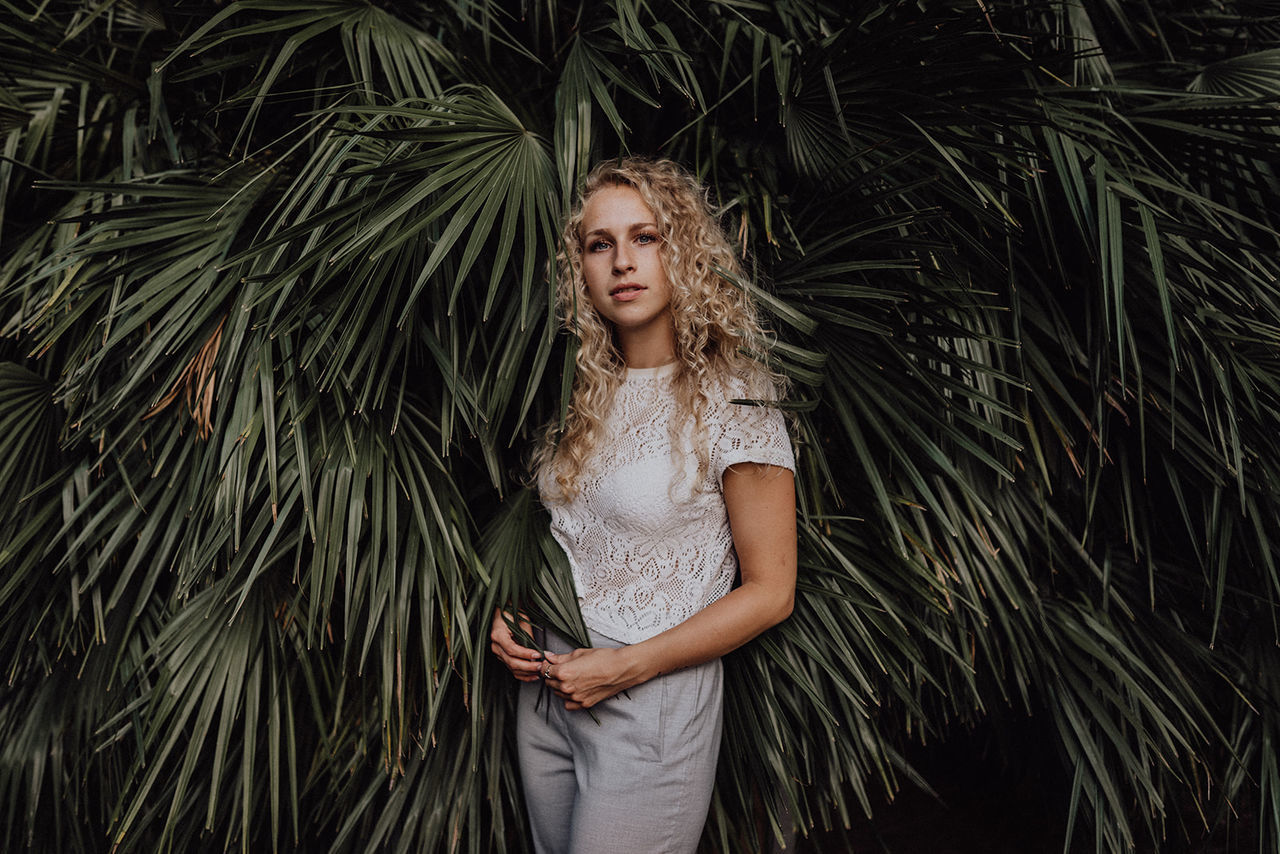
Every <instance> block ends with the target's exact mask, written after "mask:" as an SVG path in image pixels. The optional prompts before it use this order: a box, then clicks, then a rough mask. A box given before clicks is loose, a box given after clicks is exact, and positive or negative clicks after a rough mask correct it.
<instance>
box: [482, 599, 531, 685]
mask: <svg viewBox="0 0 1280 854" xmlns="http://www.w3.org/2000/svg"><path fill="white" fill-rule="evenodd" d="M511 619H512V617H511V615H510V614H508V613H507V612H506V611H503V610H502V609H501V608H498V609H497V610H495V611H494V612H493V627H492V629H491V630H490V631H489V641H490V643H489V649H491V650H493V654H494V655H496V656H498V658H499V659H500V660H501V661H502V663H503V664H505V665H506V666H507V669H508V670H510V671H511V675H512V676H514V677H516V678H517V679H519V680H520V681H521V682H536V681H538V676H539V670H540V669H541V668H542V666H543V661H542V653H541V652H540V651H538V650H536V649H529V648H528V647H524V646H521V645H520V644H519V643H517V642H516V639H515V635H513V634H512V633H511V627H510V626H508V625H507V621H508V620H511ZM519 626H520V630H521V631H522V632H524V634H525V636H526V637H528V636H530V635H532V634H533V629H532V627H531V626H530V625H529V621H528V620H526V619H524V617H523V616H522V617H521V618H520V622H519Z"/></svg>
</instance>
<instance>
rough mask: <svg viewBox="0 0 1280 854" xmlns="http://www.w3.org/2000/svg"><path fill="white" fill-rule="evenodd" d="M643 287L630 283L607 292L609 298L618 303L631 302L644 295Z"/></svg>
mask: <svg viewBox="0 0 1280 854" xmlns="http://www.w3.org/2000/svg"><path fill="white" fill-rule="evenodd" d="M644 291H645V287H644V285H637V284H634V283H632V282H624V283H622V284H621V285H618V286H617V287H616V288H614V289H613V290H611V291H609V296H611V297H613V298H614V299H615V300H617V301H618V302H631V301H632V300H633V299H635V298H637V297H638V296H640V294H642V293H644Z"/></svg>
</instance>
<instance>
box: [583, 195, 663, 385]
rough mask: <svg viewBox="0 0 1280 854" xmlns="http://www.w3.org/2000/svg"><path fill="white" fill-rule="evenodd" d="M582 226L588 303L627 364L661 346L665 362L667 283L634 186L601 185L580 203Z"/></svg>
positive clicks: (651, 223) (649, 219) (648, 214)
mask: <svg viewBox="0 0 1280 854" xmlns="http://www.w3.org/2000/svg"><path fill="white" fill-rule="evenodd" d="M581 228H582V275H583V278H584V279H585V280H586V284H587V292H588V294H589V295H590V297H591V304H592V305H594V306H595V309H596V311H598V312H599V313H600V316H601V317H603V318H605V319H606V320H608V321H609V322H610V323H612V324H613V326H614V328H615V329H616V330H617V332H618V339H619V342H618V343H619V344H620V345H621V347H622V351H623V355H624V356H626V358H627V362H628V364H632V365H633V366H635V362H634V360H633V358H632V356H633V355H640V354H641V353H642V352H643V353H644V354H646V355H647V356H652V355H653V354H655V353H658V351H660V350H661V349H662V348H663V347H664V346H665V347H666V348H667V357H668V359H669V357H670V355H671V354H672V353H674V350H673V349H671V347H672V341H673V339H674V331H673V327H672V322H671V284H670V283H669V282H668V281H667V274H666V272H665V271H664V270H663V269H662V261H661V259H660V258H659V255H658V251H659V250H658V247H659V246H660V245H661V243H662V238H661V236H660V235H659V233H658V224H657V221H656V218H655V217H654V215H653V211H651V210H650V209H649V206H648V205H646V204H645V203H644V199H643V198H642V197H641V196H640V193H639V192H637V191H636V190H635V189H634V188H633V187H627V186H608V187H603V188H601V189H599V190H596V191H595V192H594V193H592V194H591V196H590V197H589V198H588V199H587V201H586V204H584V205H583V208H582V226H581ZM659 355H661V354H660V353H659ZM642 358H643V357H642ZM646 361H651V359H646Z"/></svg>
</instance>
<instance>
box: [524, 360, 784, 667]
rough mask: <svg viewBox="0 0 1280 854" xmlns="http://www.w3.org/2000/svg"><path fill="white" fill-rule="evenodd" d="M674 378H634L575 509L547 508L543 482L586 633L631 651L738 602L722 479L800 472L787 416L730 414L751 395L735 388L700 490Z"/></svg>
mask: <svg viewBox="0 0 1280 854" xmlns="http://www.w3.org/2000/svg"><path fill="white" fill-rule="evenodd" d="M674 369H675V365H674V364H672V365H664V366H663V367H659V368H644V369H631V370H628V371H627V373H626V377H625V379H624V380H623V382H622V386H621V387H620V388H619V389H618V392H617V396H616V397H615V399H614V404H613V408H612V410H611V411H610V412H609V415H608V416H607V417H606V419H605V424H604V428H605V432H604V434H603V436H602V438H601V440H600V442H599V443H598V445H597V447H596V449H595V451H594V453H593V454H592V456H591V458H590V459H589V460H588V463H587V465H586V466H585V467H584V471H583V473H582V475H581V476H580V477H579V480H578V494H577V495H576V496H575V497H574V499H573V501H571V502H567V503H565V502H562V501H557V500H554V499H551V498H548V485H549V479H544V481H543V483H542V494H543V503H544V504H545V505H546V506H547V509H548V511H549V512H550V514H551V532H552V534H553V536H554V537H555V538H556V540H557V541H558V542H559V543H560V545H561V546H562V547H563V548H564V550H565V553H566V554H567V555H568V557H569V565H570V566H571V567H572V569H573V578H574V582H575V584H576V586H577V592H578V600H579V603H580V605H581V606H582V616H583V618H584V620H585V622H586V624H587V626H588V627H589V628H591V629H592V630H594V631H596V632H599V633H600V634H602V635H604V636H605V637H609V638H613V639H614V640H617V641H621V642H623V643H637V642H639V641H642V640H645V639H646V638H649V637H652V636H653V635H656V634H658V633H659V632H662V631H664V630H666V629H669V628H671V627H672V626H675V625H678V624H679V623H682V622H684V621H685V620H687V619H688V618H689V617H691V616H693V615H694V614H696V613H697V612H698V611H700V610H702V609H703V608H705V607H706V606H707V605H709V604H711V603H712V602H714V601H716V600H717V599H719V598H720V597H722V596H724V595H725V594H726V593H728V592H729V588H730V586H731V585H732V584H733V578H734V574H735V573H736V571H737V568H738V558H737V555H736V554H735V553H734V551H733V538H732V536H731V534H730V532H729V517H728V513H727V511H726V510H725V506H724V497H723V495H722V493H721V478H722V477H723V475H724V470H725V469H726V468H728V467H729V466H731V465H733V464H735V463H741V462H757V463H768V464H771V465H775V466H782V467H784V468H788V469H791V470H793V471H794V470H795V460H794V458H793V456H792V453H791V442H790V440H789V438H788V436H787V430H786V420H785V419H784V418H783V416H782V413H781V412H780V411H778V410H777V409H775V408H773V407H766V406H749V405H744V404H732V403H729V401H730V400H732V399H734V398H749V397H751V396H752V395H750V394H748V393H746V391H745V386H744V385H743V384H742V383H736V384H735V383H732V382H731V383H726V385H727V386H728V388H726V389H725V390H724V392H723V397H722V398H720V399H718V400H717V399H714V398H713V400H712V404H711V405H710V406H708V411H707V412H704V413H703V422H704V424H705V425H706V427H707V435H708V439H709V443H710V445H709V449H708V450H709V454H710V466H709V467H708V471H707V472H706V473H705V475H704V476H703V477H702V479H701V481H702V482H701V483H700V484H699V483H695V481H696V480H697V479H698V459H697V455H696V453H695V452H694V450H693V445H692V441H691V440H690V438H689V436H690V434H691V432H692V429H691V427H692V425H690V427H689V428H687V429H686V431H685V433H684V439H683V441H682V442H681V444H682V445H683V446H684V447H683V448H681V449H676V448H673V447H672V442H671V432H670V426H669V425H670V423H671V420H672V418H674V417H675V412H676V403H675V397H674V395H673V393H672V389H671V383H670V379H669V378H670V375H671V374H672V373H673V371H674ZM735 386H736V388H735ZM680 451H683V453H681V452H680Z"/></svg>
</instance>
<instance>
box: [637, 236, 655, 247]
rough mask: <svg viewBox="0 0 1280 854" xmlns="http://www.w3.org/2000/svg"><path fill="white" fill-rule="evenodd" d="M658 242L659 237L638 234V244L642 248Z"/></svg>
mask: <svg viewBox="0 0 1280 854" xmlns="http://www.w3.org/2000/svg"><path fill="white" fill-rule="evenodd" d="M657 242H658V235H656V234H637V235H636V243H639V244H640V245H641V246H647V245H649V244H650V243H657Z"/></svg>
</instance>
